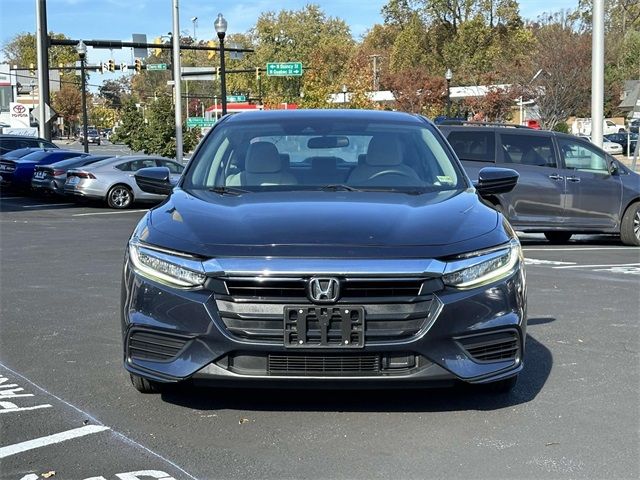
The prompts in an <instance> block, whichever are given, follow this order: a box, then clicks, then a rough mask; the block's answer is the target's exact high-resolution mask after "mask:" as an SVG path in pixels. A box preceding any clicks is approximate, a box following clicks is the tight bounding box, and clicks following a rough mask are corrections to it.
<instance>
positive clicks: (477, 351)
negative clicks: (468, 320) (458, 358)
mask: <svg viewBox="0 0 640 480" xmlns="http://www.w3.org/2000/svg"><path fill="white" fill-rule="evenodd" d="M459 342H460V343H461V344H462V346H463V347H464V349H465V350H466V351H467V353H468V354H469V356H470V357H471V358H472V359H473V360H474V361H476V362H501V361H505V360H515V359H516V358H517V356H518V352H519V350H520V339H519V337H518V334H517V333H516V332H515V331H507V332H496V333H490V334H487V335H477V336H473V337H467V338H462V339H459Z"/></svg>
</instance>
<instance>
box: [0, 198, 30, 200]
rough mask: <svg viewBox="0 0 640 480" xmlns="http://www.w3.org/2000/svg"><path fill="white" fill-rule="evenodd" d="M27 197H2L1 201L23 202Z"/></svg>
mask: <svg viewBox="0 0 640 480" xmlns="http://www.w3.org/2000/svg"><path fill="white" fill-rule="evenodd" d="M23 198H25V197H0V200H22V199H23Z"/></svg>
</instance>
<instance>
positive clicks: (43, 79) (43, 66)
mask: <svg viewBox="0 0 640 480" xmlns="http://www.w3.org/2000/svg"><path fill="white" fill-rule="evenodd" d="M35 1H36V35H37V39H36V53H37V56H38V103H39V105H38V117H39V118H40V120H39V121H38V131H39V134H40V137H42V138H44V139H46V140H51V129H50V128H49V125H48V122H47V121H46V119H47V117H46V106H47V104H48V103H49V50H48V47H49V42H48V38H49V37H48V33H47V0H35Z"/></svg>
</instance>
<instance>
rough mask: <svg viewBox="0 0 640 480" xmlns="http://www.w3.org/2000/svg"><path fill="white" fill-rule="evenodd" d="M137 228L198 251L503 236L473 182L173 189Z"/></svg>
mask: <svg viewBox="0 0 640 480" xmlns="http://www.w3.org/2000/svg"><path fill="white" fill-rule="evenodd" d="M138 235H139V236H140V238H141V240H143V241H146V242H149V243H152V244H155V245H159V246H162V247H165V248H170V249H174V250H178V251H185V252H188V253H193V254H197V255H203V256H217V255H224V256H242V255H279V256H309V255H311V256H320V257H327V256H330V257H344V256H347V257H348V256H379V255H384V256H387V257H388V256H393V257H415V256H423V255H425V254H427V253H426V250H428V251H429V253H428V254H429V255H430V256H443V255H449V254H453V253H460V252H463V251H469V250H473V249H476V248H486V247H488V246H493V245H495V244H498V243H502V242H504V241H507V240H508V235H507V234H506V233H505V231H504V229H503V228H502V222H501V217H500V215H499V214H498V213H497V212H495V211H494V210H493V209H491V208H489V207H487V206H485V205H484V204H482V203H481V202H480V200H479V199H478V197H477V195H476V194H475V192H474V191H473V189H469V190H466V191H463V192H440V193H433V194H422V195H408V194H403V193H389V192H316V191H313V192H309V191H304V192H303V191H297V192H260V193H246V194H242V195H238V196H233V195H219V194H216V193H212V192H197V193H196V194H193V195H192V194H190V193H187V192H185V191H183V190H180V189H176V190H174V192H173V194H172V195H171V196H170V197H169V198H168V199H167V200H166V201H165V202H164V203H162V204H161V205H159V206H158V207H156V208H155V209H153V210H151V211H150V212H149V214H148V215H147V216H146V217H145V218H144V219H143V221H142V222H141V224H140V226H139V228H138ZM425 248H426V250H425Z"/></svg>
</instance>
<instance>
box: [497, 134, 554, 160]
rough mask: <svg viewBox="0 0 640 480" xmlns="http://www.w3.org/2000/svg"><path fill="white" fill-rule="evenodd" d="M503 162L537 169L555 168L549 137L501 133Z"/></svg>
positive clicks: (551, 143)
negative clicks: (536, 167)
mask: <svg viewBox="0 0 640 480" xmlns="http://www.w3.org/2000/svg"><path fill="white" fill-rule="evenodd" d="M500 138H501V140H502V150H503V152H502V153H503V162H504V163H514V164H519V165H532V166H538V167H556V166H557V164H558V163H557V161H556V156H555V153H554V151H553V142H552V141H551V137H548V136H538V135H518V134H508V133H501V134H500Z"/></svg>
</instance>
